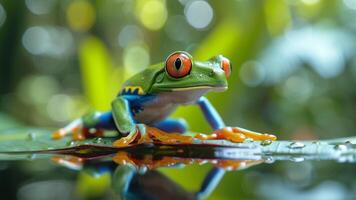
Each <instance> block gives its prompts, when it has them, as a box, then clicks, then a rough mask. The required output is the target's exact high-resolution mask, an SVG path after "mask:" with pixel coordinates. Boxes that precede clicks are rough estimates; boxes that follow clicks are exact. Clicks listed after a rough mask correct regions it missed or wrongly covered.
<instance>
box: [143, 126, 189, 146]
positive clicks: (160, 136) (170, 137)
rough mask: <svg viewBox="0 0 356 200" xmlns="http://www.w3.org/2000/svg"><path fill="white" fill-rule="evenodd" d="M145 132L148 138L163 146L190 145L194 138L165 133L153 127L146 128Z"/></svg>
mask: <svg viewBox="0 0 356 200" xmlns="http://www.w3.org/2000/svg"><path fill="white" fill-rule="evenodd" d="M146 131H147V136H148V137H150V138H152V139H153V140H156V141H159V142H162V143H164V144H177V143H183V144H191V143H193V140H194V137H192V136H187V135H182V134H180V133H167V132H164V131H162V130H160V129H158V128H153V127H146Z"/></svg>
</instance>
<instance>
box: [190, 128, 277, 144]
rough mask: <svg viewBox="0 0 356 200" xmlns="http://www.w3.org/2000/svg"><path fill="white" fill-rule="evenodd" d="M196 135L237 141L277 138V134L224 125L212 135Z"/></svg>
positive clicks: (204, 137) (198, 137)
mask: <svg viewBox="0 0 356 200" xmlns="http://www.w3.org/2000/svg"><path fill="white" fill-rule="evenodd" d="M195 137H196V138H197V139H200V140H229V141H231V142H236V143H239V142H244V141H245V140H246V139H252V140H254V141H261V140H276V139H277V137H276V136H275V135H271V134H263V133H257V132H253V131H249V130H246V129H242V128H238V127H224V128H221V129H218V130H216V131H214V132H213V133H212V134H211V135H205V134H198V135H196V136H195Z"/></svg>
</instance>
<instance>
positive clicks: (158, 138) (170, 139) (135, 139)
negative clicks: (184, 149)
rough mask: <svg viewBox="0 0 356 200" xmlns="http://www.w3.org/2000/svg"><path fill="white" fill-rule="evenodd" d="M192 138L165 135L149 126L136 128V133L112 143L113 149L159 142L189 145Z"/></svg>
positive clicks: (179, 135)
mask: <svg viewBox="0 0 356 200" xmlns="http://www.w3.org/2000/svg"><path fill="white" fill-rule="evenodd" d="M193 139H194V137H192V136H184V135H181V134H179V133H167V132H164V131H162V130H160V129H158V128H154V127H149V126H144V125H141V126H136V131H133V132H131V133H130V134H129V135H127V136H125V137H123V138H120V139H118V140H116V141H115V142H114V143H113V146H114V147H127V146H129V145H131V144H148V143H153V142H161V143H163V144H177V143H184V144H191V143H193Z"/></svg>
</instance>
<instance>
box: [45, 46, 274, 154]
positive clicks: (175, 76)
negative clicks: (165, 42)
mask: <svg viewBox="0 0 356 200" xmlns="http://www.w3.org/2000/svg"><path fill="white" fill-rule="evenodd" d="M230 74H231V64H230V61H229V60H228V59H227V58H225V57H223V56H221V55H219V56H216V57H213V58H211V59H210V60H208V61H205V62H202V61H195V60H193V58H192V56H191V55H189V54H188V53H187V52H183V51H178V52H174V53H172V54H171V55H169V56H168V58H167V59H166V61H165V62H163V63H159V64H156V65H153V66H151V67H149V68H147V69H146V70H144V71H142V72H140V73H138V74H136V75H135V76H133V77H132V78H130V79H129V80H128V81H126V83H125V84H124V86H123V89H122V90H121V92H120V94H119V95H118V96H117V98H116V99H114V100H113V101H112V104H111V106H112V111H110V112H103V113H100V112H93V113H89V114H87V115H85V116H83V117H82V118H80V119H77V120H75V121H73V122H72V123H70V124H69V125H68V126H66V127H64V128H62V129H59V130H58V131H56V132H55V133H53V135H52V136H53V138H54V139H60V138H62V137H64V136H65V135H68V134H72V136H73V139H75V140H83V139H86V138H88V137H96V136H103V131H104V130H117V131H118V133H119V134H120V136H121V137H120V138H119V139H118V140H116V141H115V142H114V143H113V146H115V147H126V146H129V145H131V144H140V143H150V142H153V141H154V142H160V143H164V144H177V143H184V144H191V143H194V140H216V139H225V140H229V141H232V142H243V141H244V140H245V139H247V138H250V139H252V140H275V139H276V137H275V136H274V135H269V134H260V133H256V132H252V131H248V130H246V129H242V128H239V127H226V126H225V124H224V122H223V120H222V119H221V117H220V116H219V114H218V113H217V111H216V110H215V109H214V107H213V106H212V105H211V104H210V103H209V101H208V99H207V98H205V97H203V95H204V94H205V93H207V92H210V91H217V92H218V91H225V90H226V89H227V87H228V83H227V78H228V77H229V76H230ZM99 98H100V97H99ZM186 104H197V105H199V107H200V108H201V110H202V112H203V114H204V116H205V118H206V120H207V121H208V123H209V124H210V126H211V127H212V129H213V130H214V132H213V133H212V134H210V135H205V134H195V135H193V136H192V135H184V133H185V132H187V125H186V123H185V121H184V120H182V119H171V118H168V116H169V115H170V114H171V113H172V112H173V111H174V110H175V109H176V107H177V106H179V105H186Z"/></svg>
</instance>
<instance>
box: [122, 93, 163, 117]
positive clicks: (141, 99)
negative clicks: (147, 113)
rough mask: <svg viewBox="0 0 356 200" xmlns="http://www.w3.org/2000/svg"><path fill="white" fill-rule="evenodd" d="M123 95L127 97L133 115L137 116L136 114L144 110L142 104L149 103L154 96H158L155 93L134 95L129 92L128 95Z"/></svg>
mask: <svg viewBox="0 0 356 200" xmlns="http://www.w3.org/2000/svg"><path fill="white" fill-rule="evenodd" d="M120 96H122V97H123V98H124V99H126V100H127V101H128V102H129V104H130V107H131V112H132V113H131V114H132V115H133V116H135V115H136V114H138V113H140V112H141V111H143V107H142V105H143V104H144V103H147V102H149V101H152V100H153V99H154V98H156V96H154V95H132V94H128V95H120Z"/></svg>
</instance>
